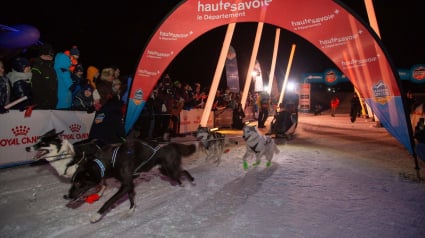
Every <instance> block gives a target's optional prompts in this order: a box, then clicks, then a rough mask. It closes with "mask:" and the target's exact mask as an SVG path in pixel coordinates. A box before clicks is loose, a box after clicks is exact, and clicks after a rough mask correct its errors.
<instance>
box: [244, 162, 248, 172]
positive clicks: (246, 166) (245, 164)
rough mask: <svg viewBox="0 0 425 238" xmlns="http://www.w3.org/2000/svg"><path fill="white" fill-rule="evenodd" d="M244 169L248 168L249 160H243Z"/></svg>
mask: <svg viewBox="0 0 425 238" xmlns="http://www.w3.org/2000/svg"><path fill="white" fill-rule="evenodd" d="M243 169H244V170H248V162H246V161H244V162H243Z"/></svg>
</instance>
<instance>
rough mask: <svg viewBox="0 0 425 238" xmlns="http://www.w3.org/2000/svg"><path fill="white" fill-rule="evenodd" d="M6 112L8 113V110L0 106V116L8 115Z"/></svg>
mask: <svg viewBox="0 0 425 238" xmlns="http://www.w3.org/2000/svg"><path fill="white" fill-rule="evenodd" d="M8 112H9V110H7V109H6V108H4V107H3V106H0V114H3V113H8Z"/></svg>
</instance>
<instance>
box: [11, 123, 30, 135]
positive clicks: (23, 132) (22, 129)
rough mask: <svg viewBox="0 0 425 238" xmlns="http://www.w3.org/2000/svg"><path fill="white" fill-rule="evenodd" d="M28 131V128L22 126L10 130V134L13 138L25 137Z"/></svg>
mask: <svg viewBox="0 0 425 238" xmlns="http://www.w3.org/2000/svg"><path fill="white" fill-rule="evenodd" d="M29 131H30V128H29V127H27V126H23V125H20V126H16V127H15V128H12V132H13V134H14V135H15V136H26V135H27V134H28V132H29Z"/></svg>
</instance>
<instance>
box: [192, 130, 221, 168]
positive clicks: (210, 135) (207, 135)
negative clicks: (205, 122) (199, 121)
mask: <svg viewBox="0 0 425 238" xmlns="http://www.w3.org/2000/svg"><path fill="white" fill-rule="evenodd" d="M196 140H198V141H199V142H200V144H201V147H202V148H203V149H204V150H205V153H206V154H207V158H206V160H211V159H214V162H215V163H216V164H217V165H219V164H220V162H221V156H222V155H223V151H224V144H225V141H224V140H225V137H224V135H223V134H221V133H219V132H215V131H211V130H210V129H209V128H208V127H202V126H199V127H198V130H197V132H196Z"/></svg>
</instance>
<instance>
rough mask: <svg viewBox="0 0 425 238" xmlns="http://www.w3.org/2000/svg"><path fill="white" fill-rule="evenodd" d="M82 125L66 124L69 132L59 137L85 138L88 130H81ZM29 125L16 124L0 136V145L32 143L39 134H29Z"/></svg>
mask: <svg viewBox="0 0 425 238" xmlns="http://www.w3.org/2000/svg"><path fill="white" fill-rule="evenodd" d="M81 128H82V126H81V125H80V124H77V123H72V124H70V125H69V126H68V129H69V131H71V133H63V134H62V135H61V137H62V138H63V139H67V140H78V141H79V140H85V139H87V138H88V137H89V134H88V132H81ZM30 132H31V127H30V126H27V125H17V126H15V127H13V128H11V129H10V134H8V135H6V137H0V147H6V146H21V145H32V144H35V143H36V142H37V140H38V139H39V138H40V136H41V135H31V133H30Z"/></svg>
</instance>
